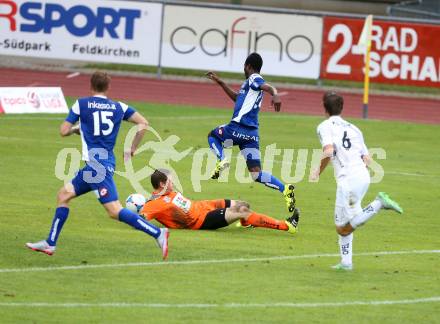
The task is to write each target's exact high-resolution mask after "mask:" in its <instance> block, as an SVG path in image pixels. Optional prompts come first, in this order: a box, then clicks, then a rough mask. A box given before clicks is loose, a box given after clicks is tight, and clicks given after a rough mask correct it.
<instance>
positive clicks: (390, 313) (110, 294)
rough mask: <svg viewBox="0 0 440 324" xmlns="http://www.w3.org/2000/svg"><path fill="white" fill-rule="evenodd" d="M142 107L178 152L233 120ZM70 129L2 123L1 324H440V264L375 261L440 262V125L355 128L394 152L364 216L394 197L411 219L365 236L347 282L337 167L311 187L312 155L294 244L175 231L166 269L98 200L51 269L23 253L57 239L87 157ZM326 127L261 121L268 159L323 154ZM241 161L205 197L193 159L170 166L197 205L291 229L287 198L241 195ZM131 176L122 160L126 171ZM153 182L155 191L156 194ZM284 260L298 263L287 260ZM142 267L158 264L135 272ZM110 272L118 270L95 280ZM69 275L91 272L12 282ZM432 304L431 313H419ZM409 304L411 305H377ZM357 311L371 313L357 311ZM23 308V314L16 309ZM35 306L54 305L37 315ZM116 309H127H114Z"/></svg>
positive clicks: (375, 227)
mask: <svg viewBox="0 0 440 324" xmlns="http://www.w3.org/2000/svg"><path fill="white" fill-rule="evenodd" d="M70 102H71V100H70ZM133 105H134V106H135V107H137V108H138V109H139V111H140V112H142V113H143V114H144V115H145V116H146V117H147V118H148V119H149V121H150V124H151V125H152V126H153V127H154V128H155V129H156V130H157V131H158V132H159V134H160V135H161V136H162V137H163V138H166V137H168V136H169V135H172V134H175V135H177V136H179V137H180V138H181V140H180V142H179V143H178V144H177V145H176V147H177V148H178V150H184V149H186V148H188V147H194V148H195V149H197V148H202V147H206V146H207V141H206V135H207V134H208V132H209V131H210V130H211V129H212V128H214V127H215V126H217V125H219V124H222V123H225V122H227V121H228V119H229V117H230V112H229V111H226V110H215V109H201V108H194V107H172V106H167V105H153V104H140V103H133ZM175 117H179V118H175ZM180 117H184V118H180ZM62 118H63V116H60V115H24V116H18V115H7V116H1V117H0V171H1V172H0V184H1V185H0V206H1V207H0V224H1V225H0V237H1V245H2V248H1V253H0V314H1V315H0V316H1V317H0V322H2V323H9V322H29V323H50V322H59V323H80V322H92V323H97V322H139V323H147V322H150V323H157V322H163V323H173V322H176V323H177V322H190V323H210V322H213V323H224V322H240V323H255V322H274V323H275V322H279V323H289V322H290V323H291V322H298V323H315V322H325V323H340V322H342V321H350V322H352V323H371V322H373V321H376V322H387V323H414V322H416V321H418V322H420V323H429V322H430V323H433V322H438V321H439V320H440V304H439V298H440V297H439V296H440V272H439V267H440V257H439V254H438V253H426V254H420V253H416V252H409V253H407V254H391V255H386V254H374V253H373V254H369V253H370V252H381V251H382V252H386V251H422V250H436V249H437V250H438V249H439V247H440V235H439V233H440V218H439V217H438V216H439V215H438V213H439V210H440V186H439V181H440V169H439V165H440V154H439V149H440V146H439V139H438V137H439V134H440V132H439V126H429V125H417V124H409V123H398V122H384V121H372V120H370V121H362V120H355V121H354V122H355V123H356V124H357V125H358V126H359V127H360V128H361V129H362V130H363V132H364V136H365V138H366V141H367V144H368V146H369V147H382V148H383V149H384V150H385V151H386V159H385V160H379V161H378V162H379V163H380V164H381V165H382V167H383V168H384V170H385V176H384V178H383V180H382V182H380V183H378V184H372V185H371V186H370V190H369V192H368V194H367V196H366V197H365V200H364V204H365V205H366V204H367V203H368V202H369V201H371V200H372V199H373V198H374V196H375V195H376V193H377V192H378V191H386V192H388V193H389V194H390V195H391V197H393V198H394V199H396V200H397V201H398V202H400V204H401V205H402V207H403V208H404V209H405V213H404V215H402V216H400V215H398V214H393V213H392V212H382V213H380V214H379V215H377V216H376V217H375V218H374V219H372V220H371V221H370V222H369V223H368V224H366V225H365V226H364V227H362V228H360V229H359V230H358V231H356V232H355V239H354V264H355V269H354V271H353V272H351V273H341V272H335V271H333V270H332V269H330V266H331V265H333V264H335V263H337V262H338V261H339V258H338V257H337V256H328V254H336V253H337V252H338V247H337V243H336V242H337V236H336V233H335V231H334V226H333V209H334V197H335V182H334V179H333V172H332V168H330V169H328V170H326V172H325V174H324V175H323V176H322V177H321V180H320V182H319V183H309V182H308V181H306V179H307V175H308V173H309V164H310V156H309V160H308V167H307V170H306V177H305V179H304V180H303V181H300V182H299V183H298V184H297V201H298V206H299V207H300V208H301V210H302V218H301V222H300V230H299V233H298V235H296V236H292V235H289V234H287V233H285V232H279V231H272V230H267V229H238V228H235V226H230V227H228V228H225V229H221V230H217V231H212V232H208V231H185V230H172V231H171V237H170V256H169V261H168V262H166V263H161V258H160V251H159V249H157V247H156V245H155V242H154V241H153V240H152V239H150V238H149V237H148V236H146V235H144V234H143V233H141V232H137V231H134V230H132V229H131V228H129V227H128V226H126V225H125V224H122V223H119V222H116V221H114V220H111V219H110V218H109V217H107V216H106V214H105V212H104V210H103V209H102V207H101V206H100V204H99V203H97V201H96V198H95V197H94V195H93V194H88V195H86V196H84V197H81V198H79V199H77V200H75V201H73V202H72V204H71V211H70V217H69V219H68V221H67V223H66V225H65V227H64V229H63V232H62V234H61V237H60V239H59V241H58V247H57V253H56V254H55V255H54V256H53V257H48V256H46V255H44V254H38V253H33V252H31V251H29V250H27V249H25V248H24V243H25V242H28V241H36V240H40V239H43V238H45V237H46V235H47V232H48V230H49V226H50V222H51V220H52V216H53V211H54V207H55V195H56V192H57V190H58V188H59V187H60V186H61V185H62V182H61V181H60V180H58V179H57V178H56V177H55V176H54V167H55V159H56V156H57V154H58V152H59V151H60V150H61V149H62V148H65V147H76V148H78V149H79V148H80V138H79V137H78V136H72V137H69V138H64V139H63V138H61V137H59V135H58V126H59V124H60V122H61V121H62ZM321 120H322V118H318V117H305V116H296V115H285V114H279V115H275V114H274V113H262V114H261V120H260V123H261V133H260V136H261V144H262V147H265V146H266V145H268V144H271V143H277V147H278V148H294V149H299V148H304V149H313V148H319V143H318V139H317V137H316V131H315V130H316V126H317V124H318V123H319V122H320V121H321ZM128 129H129V128H128V124H126V125H124V126H123V127H122V129H121V133H120V136H119V139H118V144H117V146H116V155H117V157H120V156H122V142H123V139H124V135H125V133H126V132H127V131H128ZM147 140H154V137H153V136H152V134H151V133H148V134H147V136H146V138H145V140H144V141H147ZM236 153H237V149H236V148H234V155H235V154H236ZM148 158H149V153H148V152H143V153H141V154H140V155H139V156H136V157H135V160H134V164H135V166H136V168H141V167H142V166H143V165H144V164H145V163H146V162H147V161H148ZM294 159H295V161H296V153H295V156H294ZM232 162H233V163H232V168H231V176H230V181H229V183H220V182H216V181H212V180H211V181H204V182H202V192H194V191H193V187H192V185H191V178H190V169H191V164H192V156H188V157H186V158H184V159H183V160H181V161H180V162H178V163H175V162H171V165H172V167H174V168H175V169H176V170H177V172H178V174H179V176H180V180H181V182H182V184H183V186H184V188H185V195H186V196H188V197H190V198H192V199H214V198H236V199H243V200H247V201H249V202H250V203H251V206H252V208H253V209H255V210H256V211H259V212H261V213H265V214H268V215H271V216H274V217H276V218H280V219H282V218H285V217H287V216H288V215H287V214H286V212H285V210H284V203H283V200H282V197H281V196H280V194H279V193H277V192H276V191H274V190H271V189H269V188H266V187H264V186H262V185H260V184H253V183H247V184H240V183H238V182H237V181H236V180H235V178H234V177H233V176H232V175H233V172H234V171H235V166H236V164H237V163H238V162H239V161H238V160H237V159H234V160H232ZM122 167H123V164H122V162H121V159H119V160H118V164H117V170H121V168H122ZM279 173H280V165H279V164H275V167H274V174H275V175H279ZM115 180H116V183H117V187H118V191H119V196H120V199H121V200H125V197H126V196H127V195H128V194H130V193H132V191H133V189H132V188H131V186H130V184H129V182H128V181H127V180H125V179H124V178H121V177H119V176H115ZM144 181H145V185H146V186H147V187H148V181H147V180H144ZM148 188H149V187H148ZM319 255H320V256H319ZM282 256H288V258H279V259H277V257H282ZM290 256H293V257H290ZM238 259H241V260H238ZM234 260H235V261H234ZM177 261H185V262H186V261H196V262H186V263H185V262H183V263H178V262H177ZM197 261H201V262H197ZM211 261H218V262H211ZM133 263H149V264H140V265H137V266H135V265H131V266H127V265H126V266H124V264H133ZM102 264H114V265H117V266H115V267H108V268H105V267H101V268H87V267H85V266H87V265H90V266H91V265H102ZM60 266H81V267H80V268H78V269H70V270H69V269H64V270H63V269H58V270H51V271H23V272H18V271H13V272H5V271H4V270H5V269H23V270H26V269H29V268H40V267H60ZM433 297H434V298H435V299H434V300H432V301H431V302H422V303H415V302H411V300H418V299H424V298H433ZM404 300H408V301H409V303H407V304H402V303H399V304H368V303H370V302H373V303H374V302H387V301H404ZM356 301H359V302H366V304H364V305H362V304H361V305H356V304H353V303H352V302H356ZM14 303H16V304H15V305H16V306H12V305H13V304H14ZM35 303H46V304H45V305H44V306H40V307H37V306H36V305H37V304H35ZM108 303H115V304H114V305H111V304H110V305H107V306H105V305H104V304H108ZM122 303H125V304H122ZM283 303H289V305H286V304H283ZM329 303H336V304H334V305H332V304H329ZM344 303H347V305H344ZM350 303H351V304H350ZM80 304H82V306H81V305H80ZM91 304H94V305H91ZM141 304H156V306H154V305H141ZM184 304H187V305H186V307H184V306H185V305H184ZM196 304H197V305H198V306H199V307H195V306H197V305H196ZM69 305H70V306H69ZM179 305H180V307H178V306H179ZM301 305H302V306H301ZM67 306H69V307H67Z"/></svg>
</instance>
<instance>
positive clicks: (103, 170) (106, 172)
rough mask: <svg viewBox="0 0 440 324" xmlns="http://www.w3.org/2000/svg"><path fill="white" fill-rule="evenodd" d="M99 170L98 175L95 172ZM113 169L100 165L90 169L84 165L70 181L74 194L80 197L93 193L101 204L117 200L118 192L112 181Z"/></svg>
mask: <svg viewBox="0 0 440 324" xmlns="http://www.w3.org/2000/svg"><path fill="white" fill-rule="evenodd" d="M97 170H99V171H100V172H99V174H98V172H97ZM113 173H114V168H113V167H112V166H105V165H100V166H99V167H92V166H90V165H88V164H86V165H85V166H84V167H83V168H82V169H81V170H79V171H78V173H77V174H76V176H75V177H74V178H73V179H72V185H73V188H74V189H75V194H76V195H77V196H81V195H83V194H85V193H87V192H89V191H93V192H95V194H96V196H97V197H98V200H99V201H100V202H101V204H105V203H108V202H112V201H116V200H118V191H117V190H116V186H115V182H114V181H113Z"/></svg>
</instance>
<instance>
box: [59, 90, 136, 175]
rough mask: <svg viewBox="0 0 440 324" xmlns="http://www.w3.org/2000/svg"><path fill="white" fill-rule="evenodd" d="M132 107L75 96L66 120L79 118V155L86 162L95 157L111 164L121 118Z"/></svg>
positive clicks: (105, 99)
mask: <svg viewBox="0 0 440 324" xmlns="http://www.w3.org/2000/svg"><path fill="white" fill-rule="evenodd" d="M134 113H135V110H134V109H133V108H131V107H129V106H127V105H126V104H124V103H122V102H117V101H113V100H110V99H107V98H106V97H104V96H93V97H86V98H80V99H78V100H77V101H76V102H75V104H74V105H73V106H72V109H71V110H70V112H69V115H68V116H67V118H66V121H68V122H70V123H72V124H75V123H76V122H77V121H78V120H79V122H80V130H81V140H82V159H83V160H84V161H86V162H91V161H93V162H94V160H96V161H97V162H99V163H101V164H103V165H105V166H112V167H113V168H114V167H115V155H114V153H113V148H114V146H115V143H116V138H117V136H118V132H119V128H120V126H121V121H122V120H127V119H128V118H130V117H131V115H133V114H134Z"/></svg>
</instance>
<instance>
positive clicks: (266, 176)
mask: <svg viewBox="0 0 440 324" xmlns="http://www.w3.org/2000/svg"><path fill="white" fill-rule="evenodd" d="M255 181H257V182H260V183H263V184H264V185H266V186H267V187H270V188H273V189H277V190H279V191H281V192H284V184H283V183H282V182H281V181H280V180H278V179H277V178H275V177H274V176H273V175H271V174H270V173H268V172H264V171H260V173H258V177H257V179H255Z"/></svg>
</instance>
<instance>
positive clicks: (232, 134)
mask: <svg viewBox="0 0 440 324" xmlns="http://www.w3.org/2000/svg"><path fill="white" fill-rule="evenodd" d="M210 135H211V136H215V137H217V138H218V139H220V140H221V141H222V143H223V147H231V146H233V145H238V147H239V148H240V151H241V154H243V156H244V158H245V159H246V164H247V166H248V168H251V167H256V166H257V167H260V168H261V155H260V138H259V135H258V128H253V127H247V126H243V125H240V124H238V123H235V122H231V123H229V124H227V125H222V126H219V127H217V128H215V129H213V130H212V131H211V134H210Z"/></svg>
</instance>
